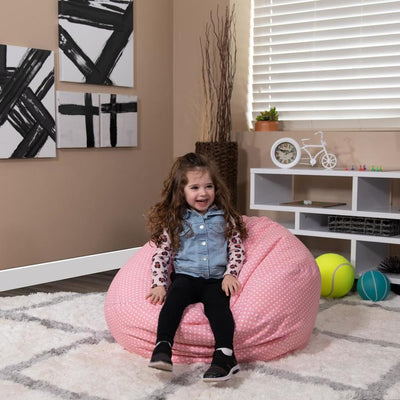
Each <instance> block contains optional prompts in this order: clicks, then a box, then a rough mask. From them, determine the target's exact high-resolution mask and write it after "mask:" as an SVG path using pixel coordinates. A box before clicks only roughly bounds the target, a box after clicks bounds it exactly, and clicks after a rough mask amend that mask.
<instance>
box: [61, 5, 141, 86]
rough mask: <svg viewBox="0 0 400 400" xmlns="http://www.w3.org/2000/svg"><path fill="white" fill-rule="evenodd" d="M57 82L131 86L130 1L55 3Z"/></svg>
mask: <svg viewBox="0 0 400 400" xmlns="http://www.w3.org/2000/svg"><path fill="white" fill-rule="evenodd" d="M58 18H59V49H60V51H59V54H60V80H61V81H69V82H83V83H90V84H97V85H112V86H125V87H133V81H134V78H133V75H134V72H133V1H132V0H88V1H77V0H59V1H58Z"/></svg>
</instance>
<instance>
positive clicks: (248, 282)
mask: <svg viewBox="0 0 400 400" xmlns="http://www.w3.org/2000/svg"><path fill="white" fill-rule="evenodd" d="M244 221H245V223H246V225H247V228H248V232H249V237H248V239H247V240H246V241H245V243H244V245H245V250H246V259H247V261H246V263H245V264H244V266H243V268H242V271H241V273H240V276H239V280H240V282H241V283H242V285H243V289H242V291H241V292H240V293H239V294H238V295H235V296H233V297H232V298H231V309H232V313H233V316H234V319H235V323H236V330H235V339H234V346H235V354H236V358H237V359H238V361H239V362H247V361H255V360H261V361H267V360H270V359H273V358H276V357H280V356H282V355H284V354H286V353H288V352H291V351H294V350H296V349H301V348H303V347H304V346H306V344H307V342H308V340H309V338H310V335H311V332H312V330H313V327H314V323H315V319H316V316H317V312H318V303H319V298H320V288H321V279H320V273H319V269H318V266H317V265H316V263H315V260H314V257H313V256H312V255H311V254H310V252H309V251H308V250H307V248H306V247H305V246H304V245H303V244H302V243H301V242H300V241H299V240H298V239H297V238H296V237H295V236H294V235H293V234H291V233H290V232H289V231H288V230H287V229H286V228H284V227H283V226H281V225H279V224H277V223H275V222H273V221H271V220H270V219H268V218H267V217H244ZM153 253H154V245H153V244H150V243H147V244H146V245H144V246H143V247H142V248H141V249H140V250H139V251H138V252H137V253H135V255H134V256H133V257H132V258H131V259H130V260H129V261H128V262H127V263H126V265H124V266H123V267H122V268H121V269H120V271H119V272H118V274H117V275H116V276H115V278H114V280H113V281H112V283H111V285H110V288H109V290H108V293H107V296H106V300H105V316H106V321H107V324H108V327H109V329H110V331H111V334H112V335H113V337H114V338H115V340H116V341H117V342H118V343H119V344H120V345H121V346H123V347H124V348H125V349H127V350H128V351H130V352H133V353H136V354H139V355H141V356H143V357H146V358H148V359H149V358H150V357H151V353H152V351H153V348H154V344H155V341H156V331H157V321H158V314H159V312H160V309H161V306H159V305H157V306H154V305H152V304H150V303H149V302H147V300H145V296H146V294H147V293H148V292H149V290H150V284H151V258H152V256H153ZM213 351H214V337H213V334H212V332H211V329H210V326H209V323H208V320H207V318H206V317H205V315H204V313H203V305H202V304H200V303H198V304H193V305H191V306H189V307H188V308H187V309H186V310H185V312H184V315H183V318H182V321H181V324H180V327H179V328H178V331H177V333H176V336H175V343H174V347H173V362H175V363H192V362H210V360H211V358H212V354H213Z"/></svg>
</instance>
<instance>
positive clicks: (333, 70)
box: [250, 0, 400, 130]
mask: <svg viewBox="0 0 400 400" xmlns="http://www.w3.org/2000/svg"><path fill="white" fill-rule="evenodd" d="M252 3H253V29H252V30H253V49H252V53H253V54H252V59H253V63H252V66H251V76H252V78H251V79H252V103H251V104H252V110H251V112H250V114H251V118H252V119H253V120H254V119H255V117H256V115H257V114H258V112H259V111H263V110H266V109H269V108H270V106H275V107H276V108H277V110H278V111H279V114H280V120H281V121H283V123H284V127H285V129H324V128H329V129H342V130H343V129H363V130H364V129H380V128H382V129H399V128H400V1H390V0H375V1H372V0H370V1H368V0H320V1H318V0H253V2H252Z"/></svg>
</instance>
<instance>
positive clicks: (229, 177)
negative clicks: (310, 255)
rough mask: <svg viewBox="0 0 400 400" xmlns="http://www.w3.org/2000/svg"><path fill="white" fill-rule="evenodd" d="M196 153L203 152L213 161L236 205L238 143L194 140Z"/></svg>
mask: <svg viewBox="0 0 400 400" xmlns="http://www.w3.org/2000/svg"><path fill="white" fill-rule="evenodd" d="M196 153H199V154H203V155H205V156H207V157H208V158H209V159H211V160H213V161H214V163H215V164H216V165H217V167H218V169H219V172H220V174H221V177H222V179H223V180H224V181H225V184H226V185H227V186H228V189H229V191H230V194H231V200H232V204H234V205H235V206H236V203H237V169H238V144H237V143H236V142H196Z"/></svg>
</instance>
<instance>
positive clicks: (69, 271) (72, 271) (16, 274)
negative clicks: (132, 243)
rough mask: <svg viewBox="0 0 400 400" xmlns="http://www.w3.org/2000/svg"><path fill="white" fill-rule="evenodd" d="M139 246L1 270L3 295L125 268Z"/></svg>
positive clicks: (0, 278)
mask: <svg viewBox="0 0 400 400" xmlns="http://www.w3.org/2000/svg"><path fill="white" fill-rule="evenodd" d="M139 249H140V247H134V248H131V249H125V250H117V251H111V252H108V253H99V254H93V255H89V256H84V257H76V258H68V259H66V260H59V261H52V262H47V263H41V264H34V265H28V266H26V267H16V268H9V269H5V270H1V271H0V292H2V291H5V290H12V289H17V288H21V287H26V286H32V285H39V284H41V283H46V282H53V281H59V280H62V279H69V278H74V277H77V276H82V275H89V274H95V273H98V272H104V271H110V270H113V269H118V268H120V267H122V266H123V265H124V264H125V263H126V262H127V261H128V260H129V259H130V258H131V257H132V256H133V254H135V253H136V252H137V251H138V250H139Z"/></svg>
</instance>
